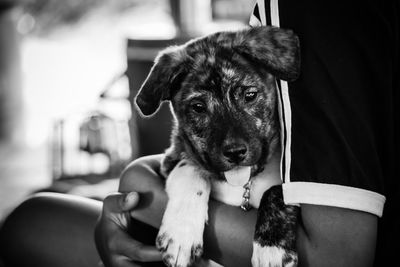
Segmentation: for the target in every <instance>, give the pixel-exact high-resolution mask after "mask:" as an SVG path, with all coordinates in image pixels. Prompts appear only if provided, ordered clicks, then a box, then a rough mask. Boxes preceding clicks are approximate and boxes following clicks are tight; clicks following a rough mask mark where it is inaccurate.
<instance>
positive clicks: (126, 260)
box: [113, 256, 143, 267]
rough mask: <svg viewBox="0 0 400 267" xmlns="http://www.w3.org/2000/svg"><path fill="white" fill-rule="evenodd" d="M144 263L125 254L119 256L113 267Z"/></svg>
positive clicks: (134, 265) (139, 266) (133, 265)
mask: <svg viewBox="0 0 400 267" xmlns="http://www.w3.org/2000/svg"><path fill="white" fill-rule="evenodd" d="M142 266H143V265H142V264H140V263H138V262H134V261H132V260H130V259H129V258H127V257H125V256H118V257H117V258H116V260H115V261H114V264H113V267H142Z"/></svg>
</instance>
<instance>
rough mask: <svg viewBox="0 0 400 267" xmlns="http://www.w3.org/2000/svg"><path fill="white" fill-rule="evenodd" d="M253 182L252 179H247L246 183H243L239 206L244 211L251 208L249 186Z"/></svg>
mask: <svg viewBox="0 0 400 267" xmlns="http://www.w3.org/2000/svg"><path fill="white" fill-rule="evenodd" d="M252 183H253V179H251V178H250V179H249V181H247V183H245V185H244V186H243V188H244V192H243V196H242V204H241V205H240V208H241V209H242V210H244V211H249V210H251V206H250V187H251V184H252Z"/></svg>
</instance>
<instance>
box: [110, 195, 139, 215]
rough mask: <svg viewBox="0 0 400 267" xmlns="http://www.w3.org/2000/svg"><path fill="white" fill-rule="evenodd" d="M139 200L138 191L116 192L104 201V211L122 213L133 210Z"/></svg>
mask: <svg viewBox="0 0 400 267" xmlns="http://www.w3.org/2000/svg"><path fill="white" fill-rule="evenodd" d="M138 202H139V194H138V193H137V192H130V193H115V194H111V195H109V196H107V197H106V198H105V199H104V201H103V211H104V212H106V213H122V212H127V211H130V210H132V209H133V208H135V207H136V205H137V204H138Z"/></svg>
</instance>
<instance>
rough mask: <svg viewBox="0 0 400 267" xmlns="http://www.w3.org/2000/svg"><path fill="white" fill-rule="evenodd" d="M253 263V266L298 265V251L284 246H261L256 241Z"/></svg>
mask: <svg viewBox="0 0 400 267" xmlns="http://www.w3.org/2000/svg"><path fill="white" fill-rule="evenodd" d="M251 264H252V266H253V267H296V266H297V253H295V252H293V251H288V250H286V249H284V248H282V247H275V246H261V245H260V244H259V243H257V242H254V243H253V256H252V258H251Z"/></svg>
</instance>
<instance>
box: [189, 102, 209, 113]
mask: <svg viewBox="0 0 400 267" xmlns="http://www.w3.org/2000/svg"><path fill="white" fill-rule="evenodd" d="M191 108H192V110H193V111H194V112H196V113H199V114H201V113H205V112H206V110H207V109H206V106H205V105H204V104H203V103H201V102H194V103H193V104H192V105H191Z"/></svg>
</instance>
